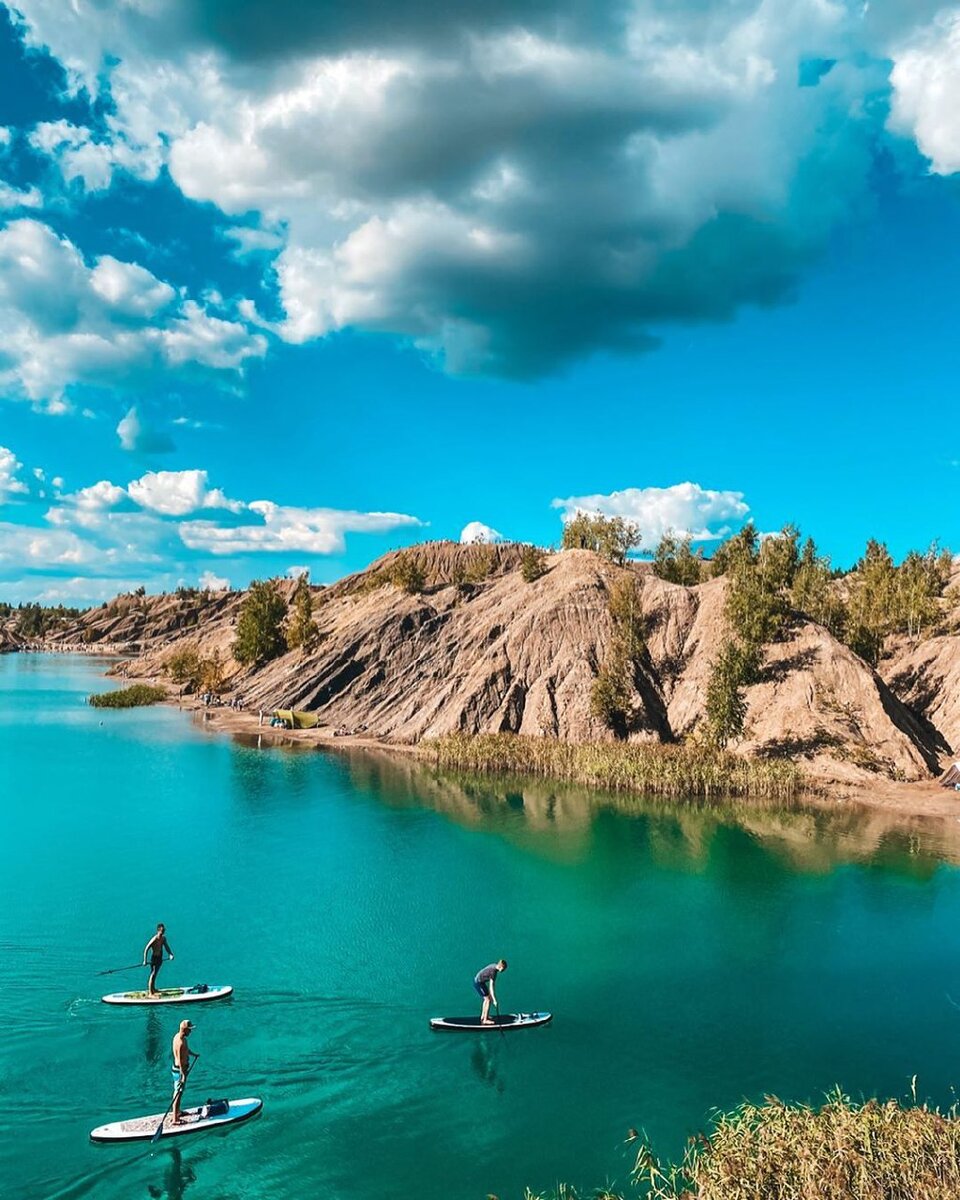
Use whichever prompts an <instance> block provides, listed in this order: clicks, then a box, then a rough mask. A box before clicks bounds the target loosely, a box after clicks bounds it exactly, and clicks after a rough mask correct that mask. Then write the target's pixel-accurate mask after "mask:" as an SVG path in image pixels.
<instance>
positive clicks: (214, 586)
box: [200, 571, 230, 592]
mask: <svg viewBox="0 0 960 1200" xmlns="http://www.w3.org/2000/svg"><path fill="white" fill-rule="evenodd" d="M200 590H201V591H204V592H229V590H230V580H229V579H227V578H226V577H225V576H223V575H215V574H214V573H213V571H204V572H203V574H202V575H201V576H200Z"/></svg>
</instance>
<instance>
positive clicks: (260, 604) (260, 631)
mask: <svg viewBox="0 0 960 1200" xmlns="http://www.w3.org/2000/svg"><path fill="white" fill-rule="evenodd" d="M286 615H287V605H286V601H285V600H284V599H283V597H282V596H281V595H280V590H279V588H278V587H277V582H276V580H275V579H267V580H265V581H261V580H259V579H256V580H254V582H253V583H251V584H250V589H249V591H248V592H247V595H246V597H245V598H244V601H243V603H242V604H241V606H240V617H239V620H238V621H237V637H236V640H235V641H234V643H233V657H234V658H235V659H236V660H237V662H238V663H242V664H243V665H244V666H260V665H261V664H262V663H265V662H269V661H270V660H271V659H272V658H276V657H277V656H278V655H280V654H282V653H283V652H284V650H285V649H286V646H287V643H286V639H285V638H284V636H283V619H284V617H285V616H286Z"/></svg>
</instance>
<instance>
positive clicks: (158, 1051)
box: [143, 1008, 164, 1067]
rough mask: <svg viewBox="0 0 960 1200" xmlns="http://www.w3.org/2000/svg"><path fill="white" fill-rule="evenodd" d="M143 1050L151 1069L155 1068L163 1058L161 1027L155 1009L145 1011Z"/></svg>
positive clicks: (158, 1015)
mask: <svg viewBox="0 0 960 1200" xmlns="http://www.w3.org/2000/svg"><path fill="white" fill-rule="evenodd" d="M143 1048H144V1054H143V1056H144V1058H145V1059H146V1060H147V1062H148V1063H149V1064H150V1065H151V1066H152V1067H155V1066H156V1065H157V1063H159V1062H160V1060H161V1059H162V1058H163V1057H164V1053H163V1026H162V1024H161V1022H160V1014H159V1013H158V1012H157V1010H156V1009H155V1008H148V1009H147V1031H146V1037H145V1038H144V1047H143Z"/></svg>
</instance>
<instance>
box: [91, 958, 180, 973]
mask: <svg viewBox="0 0 960 1200" xmlns="http://www.w3.org/2000/svg"><path fill="white" fill-rule="evenodd" d="M172 957H173V955H172V954H171V955H169V956H168V957H167V958H165V959H164V960H163V961H164V962H169V961H170V959H171V958H172ZM150 965H151V964H150V963H145V962H138V963H134V964H133V965H132V966H129V967H111V968H110V970H109V971H98V972H97V974H98V975H116V973H117V972H118V971H135V970H136V969H137V967H149V966H150Z"/></svg>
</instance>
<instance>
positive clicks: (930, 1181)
mask: <svg viewBox="0 0 960 1200" xmlns="http://www.w3.org/2000/svg"><path fill="white" fill-rule="evenodd" d="M633 1183H634V1186H633V1188H631V1190H630V1192H629V1195H630V1196H632V1197H636V1198H638V1200H956V1197H957V1196H960V1119H958V1115H957V1111H956V1109H955V1108H954V1109H951V1110H950V1111H949V1112H948V1113H947V1114H944V1113H941V1112H940V1110H939V1109H936V1108H929V1107H928V1106H927V1105H925V1104H924V1105H917V1104H916V1103H914V1104H911V1105H909V1106H902V1105H900V1104H899V1103H897V1101H895V1100H887V1101H885V1102H883V1103H881V1102H880V1101H877V1100H868V1101H867V1102H866V1103H864V1104H856V1103H854V1102H852V1101H851V1100H850V1099H849V1098H848V1097H846V1096H844V1095H843V1094H842V1093H841V1092H840V1091H839V1090H837V1091H836V1092H833V1093H831V1095H829V1096H828V1097H827V1100H826V1103H825V1104H824V1105H823V1106H822V1108H819V1109H813V1108H808V1107H806V1106H805V1105H791V1104H784V1103H782V1102H781V1101H779V1100H777V1099H774V1098H768V1099H767V1100H766V1101H765V1102H764V1103H763V1104H744V1105H741V1107H740V1108H738V1109H736V1110H735V1111H734V1112H732V1113H722V1114H720V1115H719V1116H717V1117H716V1119H715V1121H714V1127H713V1130H712V1131H711V1132H710V1134H709V1135H702V1134H701V1135H700V1136H699V1137H698V1138H696V1139H693V1140H692V1141H691V1142H690V1145H689V1148H688V1150H687V1153H686V1155H685V1157H684V1160H683V1162H682V1163H681V1164H680V1165H679V1166H662V1165H661V1164H660V1163H658V1162H657V1161H656V1160H655V1159H654V1158H653V1157H652V1155H651V1154H650V1151H649V1150H648V1149H647V1147H646V1146H643V1147H641V1149H640V1151H639V1153H638V1155H637V1161H636V1166H635V1167H634V1171H633ZM589 1195H590V1196H591V1197H592V1198H593V1200H624V1196H623V1195H622V1194H619V1193H613V1192H606V1191H602V1190H600V1191H594V1192H592V1193H589ZM576 1198H577V1193H576V1192H575V1191H573V1190H572V1189H571V1188H569V1187H561V1188H560V1189H559V1190H558V1191H557V1192H555V1193H553V1197H552V1200H576ZM527 1200H547V1198H546V1196H542V1195H541V1196H539V1197H534V1196H533V1194H532V1193H530V1192H528V1193H527Z"/></svg>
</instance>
